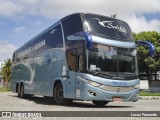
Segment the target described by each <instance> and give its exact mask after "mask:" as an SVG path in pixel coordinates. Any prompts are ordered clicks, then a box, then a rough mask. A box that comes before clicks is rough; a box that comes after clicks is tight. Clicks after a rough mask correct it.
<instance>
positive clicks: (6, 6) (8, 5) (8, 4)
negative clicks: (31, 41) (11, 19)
mask: <svg viewBox="0 0 160 120" xmlns="http://www.w3.org/2000/svg"><path fill="white" fill-rule="evenodd" d="M22 11H23V7H22V6H21V5H19V4H16V3H14V0H13V1H11V0H3V1H1V4H0V16H14V15H15V14H18V13H21V12H22Z"/></svg>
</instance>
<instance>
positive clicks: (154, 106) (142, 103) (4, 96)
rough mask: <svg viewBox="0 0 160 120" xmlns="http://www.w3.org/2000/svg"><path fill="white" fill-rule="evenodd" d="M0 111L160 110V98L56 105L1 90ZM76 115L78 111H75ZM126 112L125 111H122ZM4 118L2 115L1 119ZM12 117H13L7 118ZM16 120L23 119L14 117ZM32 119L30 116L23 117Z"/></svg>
mask: <svg viewBox="0 0 160 120" xmlns="http://www.w3.org/2000/svg"><path fill="white" fill-rule="evenodd" d="M0 111H85V112H83V113H84V114H85V113H88V112H90V111H97V112H95V115H98V114H99V113H98V111H104V112H106V111H109V112H112V111H113V112H114V111H117V113H118V111H120V112H121V111H133V112H135V111H149V112H150V111H160V100H141V99H140V100H139V101H137V102H110V103H108V104H107V105H106V106H104V107H96V106H95V105H94V104H92V102H90V101H74V102H73V104H71V105H65V106H60V105H56V104H55V103H54V101H53V100H52V99H44V98H43V97H41V96H35V97H32V98H30V99H21V98H18V97H17V94H16V93H11V92H0ZM73 114H75V115H76V112H75V113H73ZM122 114H125V113H122ZM84 116H85V115H84ZM1 119H4V118H2V117H0V120H1ZM6 119H10V120H11V118H5V120H6ZM12 119H15V120H18V119H21V118H20V117H18V118H12ZM23 119H27V120H28V119H30V118H23ZM33 119H44V118H33ZM45 119H58V120H60V119H70V120H73V119H76V120H81V119H94V120H100V119H103V120H105V119H107V120H118V119H121V120H122V119H123V120H124V119H127V120H135V119H136V120H138V119H142V120H146V119H148V120H158V119H160V117H147V118H146V117H133V116H131V117H127V118H124V117H116V118H115V117H103V116H102V117H53V118H51V117H45Z"/></svg>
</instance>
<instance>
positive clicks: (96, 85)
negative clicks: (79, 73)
mask: <svg viewBox="0 0 160 120" xmlns="http://www.w3.org/2000/svg"><path fill="white" fill-rule="evenodd" d="M89 84H90V85H92V86H94V87H99V86H101V84H99V83H97V82H92V81H90V82H89Z"/></svg>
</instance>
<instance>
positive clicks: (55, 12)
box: [0, 0, 160, 62]
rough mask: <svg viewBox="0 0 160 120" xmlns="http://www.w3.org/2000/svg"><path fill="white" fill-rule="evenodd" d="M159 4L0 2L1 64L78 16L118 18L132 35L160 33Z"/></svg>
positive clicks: (122, 0) (151, 0) (156, 0)
mask: <svg viewBox="0 0 160 120" xmlns="http://www.w3.org/2000/svg"><path fill="white" fill-rule="evenodd" d="M159 6H160V0H0V62H2V61H4V60H6V59H8V58H11V57H12V54H13V51H14V50H16V49H17V48H19V47H20V46H22V45H23V44H24V43H26V42H27V41H29V40H30V39H32V38H33V37H35V36H36V35H37V34H39V33H40V32H42V31H43V30H45V29H46V28H48V27H49V26H51V25H52V24H54V23H55V22H57V21H58V20H60V19H61V18H63V17H65V16H66V15H69V14H72V13H76V12H87V13H97V14H102V15H105V16H111V15H113V14H117V16H116V18H117V19H121V20H123V21H126V22H127V23H128V24H129V25H130V27H131V29H132V31H133V32H135V33H139V32H142V31H157V32H160V7H159Z"/></svg>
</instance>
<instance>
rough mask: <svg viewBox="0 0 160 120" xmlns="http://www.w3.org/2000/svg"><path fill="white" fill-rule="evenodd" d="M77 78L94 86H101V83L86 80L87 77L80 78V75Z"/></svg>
mask: <svg viewBox="0 0 160 120" xmlns="http://www.w3.org/2000/svg"><path fill="white" fill-rule="evenodd" d="M77 78H78V79H79V80H82V81H83V82H85V83H87V84H89V85H92V86H94V87H100V86H102V84H100V83H97V82H94V81H91V80H88V79H86V78H82V77H80V76H78V77H77Z"/></svg>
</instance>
